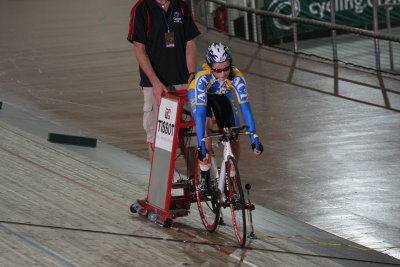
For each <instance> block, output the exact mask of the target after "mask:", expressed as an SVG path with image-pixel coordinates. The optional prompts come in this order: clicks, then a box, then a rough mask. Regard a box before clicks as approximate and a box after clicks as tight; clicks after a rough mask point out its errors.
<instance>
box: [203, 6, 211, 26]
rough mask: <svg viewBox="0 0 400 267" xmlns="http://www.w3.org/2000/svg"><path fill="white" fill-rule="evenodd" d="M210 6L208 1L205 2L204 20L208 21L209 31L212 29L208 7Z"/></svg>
mask: <svg viewBox="0 0 400 267" xmlns="http://www.w3.org/2000/svg"><path fill="white" fill-rule="evenodd" d="M209 5H210V4H209V3H208V1H207V0H204V18H205V20H206V27H207V28H208V29H209V28H210V23H209V22H208V6H209Z"/></svg>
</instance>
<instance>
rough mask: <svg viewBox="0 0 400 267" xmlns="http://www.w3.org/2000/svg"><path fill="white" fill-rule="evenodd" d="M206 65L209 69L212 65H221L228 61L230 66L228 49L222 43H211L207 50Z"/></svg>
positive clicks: (230, 60) (230, 58) (230, 59)
mask: <svg viewBox="0 0 400 267" xmlns="http://www.w3.org/2000/svg"><path fill="white" fill-rule="evenodd" d="M206 58H207V64H208V65H209V66H210V67H211V66H212V64H214V63H221V62H225V61H227V60H229V62H230V63H231V64H232V57H231V52H230V51H229V48H228V47H227V46H225V45H223V44H222V43H212V44H211V45H210V46H209V47H208V48H207V57H206Z"/></svg>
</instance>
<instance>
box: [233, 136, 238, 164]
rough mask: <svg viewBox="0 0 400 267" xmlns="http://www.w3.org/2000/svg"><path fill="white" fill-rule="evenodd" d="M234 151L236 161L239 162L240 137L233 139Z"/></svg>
mask: <svg viewBox="0 0 400 267" xmlns="http://www.w3.org/2000/svg"><path fill="white" fill-rule="evenodd" d="M231 148H232V153H233V155H234V156H235V159H236V163H239V158H240V138H238V139H236V140H234V141H231Z"/></svg>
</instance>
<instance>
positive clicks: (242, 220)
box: [227, 157, 246, 246]
mask: <svg viewBox="0 0 400 267" xmlns="http://www.w3.org/2000/svg"><path fill="white" fill-rule="evenodd" d="M227 174H229V180H228V185H229V189H228V190H229V192H228V196H227V198H228V200H229V204H230V208H231V214H232V224H233V228H234V231H235V235H236V238H237V240H238V242H239V245H240V246H244V245H245V243H246V213H245V204H244V195H243V188H242V184H241V182H240V176H239V170H238V168H237V164H236V161H235V159H234V158H232V157H230V158H229V159H228V168H227Z"/></svg>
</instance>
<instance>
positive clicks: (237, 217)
mask: <svg viewBox="0 0 400 267" xmlns="http://www.w3.org/2000/svg"><path fill="white" fill-rule="evenodd" d="M244 129H245V126H242V127H240V128H232V129H228V128H223V129H222V131H212V132H213V133H214V134H212V135H209V136H206V137H204V138H203V139H202V141H205V140H207V139H212V138H217V139H218V140H219V142H220V143H221V144H222V145H223V147H224V151H223V158H222V162H221V167H220V171H219V176H218V175H212V176H210V180H209V181H206V180H205V179H202V178H201V177H200V176H201V175H200V170H199V164H198V163H199V162H198V161H199V160H198V156H197V155H196V160H195V164H196V165H195V166H196V167H195V181H194V184H195V188H196V189H195V197H196V202H197V206H198V209H199V212H200V217H201V220H202V222H203V225H204V227H205V228H206V230H207V231H209V232H214V231H215V229H216V228H217V226H218V222H219V219H220V216H221V212H220V209H221V207H222V208H227V207H229V208H230V210H231V215H232V224H233V228H234V232H235V235H236V238H237V240H238V242H239V245H240V246H242V247H243V246H244V245H245V243H246V213H245V210H246V209H247V210H249V211H250V223H252V222H251V210H253V209H254V205H252V204H251V203H250V202H246V201H245V199H244V194H243V188H242V184H241V181H240V175H239V169H238V166H237V163H236V159H235V157H234V155H233V153H232V148H231V144H230V141H234V140H237V139H238V138H239V135H253V136H254V137H257V135H256V134H253V133H250V132H247V131H244ZM216 132H217V134H215V133H216ZM210 153H211V152H210ZM213 168H214V169H216V168H217V167H216V164H215V160H211V169H213ZM246 189H248V190H249V188H247V185H246ZM251 226H252V225H251ZM252 233H253V232H252Z"/></svg>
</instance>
